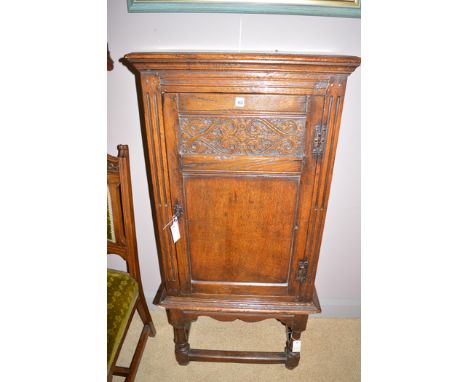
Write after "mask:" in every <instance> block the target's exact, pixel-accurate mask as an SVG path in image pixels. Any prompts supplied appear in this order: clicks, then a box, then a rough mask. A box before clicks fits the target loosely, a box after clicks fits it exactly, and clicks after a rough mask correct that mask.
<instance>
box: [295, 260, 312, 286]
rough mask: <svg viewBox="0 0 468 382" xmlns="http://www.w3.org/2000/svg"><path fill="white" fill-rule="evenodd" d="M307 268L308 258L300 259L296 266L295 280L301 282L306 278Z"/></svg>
mask: <svg viewBox="0 0 468 382" xmlns="http://www.w3.org/2000/svg"><path fill="white" fill-rule="evenodd" d="M308 270H309V260H300V261H299V265H298V267H297V273H296V280H298V281H299V282H300V283H301V284H302V283H304V282H305V281H306V279H307V271H308Z"/></svg>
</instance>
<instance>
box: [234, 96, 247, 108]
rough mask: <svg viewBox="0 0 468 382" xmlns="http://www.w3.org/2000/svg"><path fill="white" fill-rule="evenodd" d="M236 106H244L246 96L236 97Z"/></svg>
mask: <svg viewBox="0 0 468 382" xmlns="http://www.w3.org/2000/svg"><path fill="white" fill-rule="evenodd" d="M235 105H236V107H244V105H245V98H244V97H236V103H235Z"/></svg>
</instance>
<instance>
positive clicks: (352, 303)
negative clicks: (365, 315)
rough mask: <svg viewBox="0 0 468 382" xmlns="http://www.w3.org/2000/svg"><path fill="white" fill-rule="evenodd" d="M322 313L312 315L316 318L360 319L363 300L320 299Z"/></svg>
mask: <svg viewBox="0 0 468 382" xmlns="http://www.w3.org/2000/svg"><path fill="white" fill-rule="evenodd" d="M320 306H321V307H322V313H320V314H314V315H311V317H315V318H320V317H323V318H360V317H361V300H351V299H343V300H338V299H320Z"/></svg>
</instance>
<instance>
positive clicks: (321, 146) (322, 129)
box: [312, 124, 328, 160]
mask: <svg viewBox="0 0 468 382" xmlns="http://www.w3.org/2000/svg"><path fill="white" fill-rule="evenodd" d="M327 130H328V124H325V125H323V126H322V125H321V124H318V125H316V126H315V128H314V143H313V148H312V155H313V157H314V159H315V160H319V159H321V158H322V156H323V152H324V151H325V145H326V143H327Z"/></svg>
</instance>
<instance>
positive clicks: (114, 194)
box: [107, 145, 141, 288]
mask: <svg viewBox="0 0 468 382" xmlns="http://www.w3.org/2000/svg"><path fill="white" fill-rule="evenodd" d="M117 149H118V155H117V157H114V156H112V155H109V154H107V254H108V255H109V254H116V255H119V256H120V257H121V258H122V259H124V260H125V262H126V264H127V272H128V273H130V274H131V275H132V276H133V277H134V278H135V279H136V280H137V281H138V284H140V288H141V279H140V269H139V265H138V251H137V241H136V231H135V219H134V214H133V199H132V181H131V177H130V163H129V153H128V146H127V145H119V146H117Z"/></svg>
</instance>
